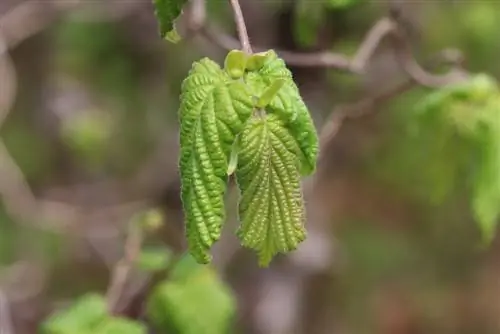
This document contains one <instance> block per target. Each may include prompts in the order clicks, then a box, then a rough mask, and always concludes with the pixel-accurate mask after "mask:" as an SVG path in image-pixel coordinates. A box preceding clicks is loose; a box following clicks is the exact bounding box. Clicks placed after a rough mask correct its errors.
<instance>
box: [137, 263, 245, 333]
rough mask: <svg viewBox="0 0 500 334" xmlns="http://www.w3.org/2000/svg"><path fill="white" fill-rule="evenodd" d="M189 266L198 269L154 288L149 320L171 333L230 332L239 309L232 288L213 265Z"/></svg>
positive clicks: (148, 303)
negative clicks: (224, 282)
mask: <svg viewBox="0 0 500 334" xmlns="http://www.w3.org/2000/svg"><path fill="white" fill-rule="evenodd" d="M190 265H192V266H196V267H197V269H196V270H194V271H190V274H189V275H188V276H186V277H183V279H182V280H177V279H174V278H172V279H171V280H169V281H164V282H162V283H160V284H159V285H157V287H156V288H155V289H154V290H153V292H152V294H151V296H150V297H149V300H148V302H147V314H148V317H149V319H150V320H151V322H152V323H153V324H154V325H155V327H157V328H158V329H161V330H163V331H165V332H168V333H171V332H172V333H179V334H199V333H204V334H221V333H227V332H228V330H229V328H230V325H231V320H232V319H233V317H234V314H235V309H236V301H235V299H234V297H233V295H232V293H231V291H230V290H229V288H228V287H226V286H225V285H224V284H223V282H222V281H221V280H220V279H219V277H218V276H217V274H216V273H215V272H214V271H213V270H212V269H211V268H210V267H202V266H200V265H198V264H196V263H191V264H190Z"/></svg>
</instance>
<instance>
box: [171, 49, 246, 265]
mask: <svg viewBox="0 0 500 334" xmlns="http://www.w3.org/2000/svg"><path fill="white" fill-rule="evenodd" d="M181 90H182V92H181V106H180V110H179V119H180V124H181V125H180V126H181V130H180V145H181V152H180V161H179V164H180V174H181V198H182V202H183V207H184V213H185V220H186V234H187V238H188V243H189V249H190V251H191V253H192V255H193V256H194V257H195V258H196V260H197V261H198V262H200V263H208V262H210V259H211V256H210V254H209V252H208V250H209V249H210V247H211V246H212V244H213V243H214V242H216V241H217V240H218V239H219V237H220V233H221V228H222V222H223V220H224V218H225V209H224V193H225V190H226V184H227V170H228V160H229V155H230V153H231V148H232V145H233V142H234V140H235V137H236V135H237V134H238V133H239V132H240V131H241V130H242V128H243V126H244V124H245V122H246V120H247V119H248V117H249V116H250V115H251V113H252V110H253V105H252V100H251V95H250V94H249V92H248V91H247V89H246V86H245V85H244V83H243V82H240V81H233V80H230V79H229V77H228V76H227V74H226V73H225V72H224V71H223V70H222V69H221V68H220V67H219V65H218V64H216V63H215V62H213V61H211V60H210V59H208V58H204V59H202V60H200V61H198V62H195V63H194V64H193V67H192V69H191V71H190V72H189V75H188V77H187V78H186V79H185V80H184V82H183V84H182V88H181Z"/></svg>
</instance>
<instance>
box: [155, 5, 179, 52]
mask: <svg viewBox="0 0 500 334" xmlns="http://www.w3.org/2000/svg"><path fill="white" fill-rule="evenodd" d="M186 2H187V0H153V4H154V6H155V15H156V18H157V20H158V23H159V25H160V35H161V37H162V38H166V39H168V40H169V41H171V42H174V43H175V42H177V41H178V40H180V36H179V35H178V34H177V31H176V30H175V24H174V22H175V20H176V19H177V17H179V15H180V14H181V13H182V8H183V7H184V5H185V4H186Z"/></svg>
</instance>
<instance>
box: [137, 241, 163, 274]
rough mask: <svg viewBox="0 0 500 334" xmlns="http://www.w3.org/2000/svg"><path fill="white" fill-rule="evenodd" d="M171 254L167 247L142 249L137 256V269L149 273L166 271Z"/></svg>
mask: <svg viewBox="0 0 500 334" xmlns="http://www.w3.org/2000/svg"><path fill="white" fill-rule="evenodd" d="M171 260H172V252H171V251H170V250H169V249H168V248H167V247H144V248H143V249H142V251H141V253H140V255H139V259H138V261H137V267H139V269H141V270H144V271H149V272H155V271H161V270H164V269H167V268H168V266H169V264H170V262H171Z"/></svg>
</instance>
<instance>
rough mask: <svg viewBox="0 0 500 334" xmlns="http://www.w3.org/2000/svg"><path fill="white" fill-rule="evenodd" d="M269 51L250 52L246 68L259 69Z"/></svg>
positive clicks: (250, 69)
mask: <svg viewBox="0 0 500 334" xmlns="http://www.w3.org/2000/svg"><path fill="white" fill-rule="evenodd" d="M268 56H269V53H268V52H267V51H266V52H258V53H254V54H252V55H251V56H250V57H249V58H248V60H247V66H246V67H247V70H249V71H258V70H260V69H261V68H262V67H263V66H264V64H265V63H266V61H267V59H268Z"/></svg>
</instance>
